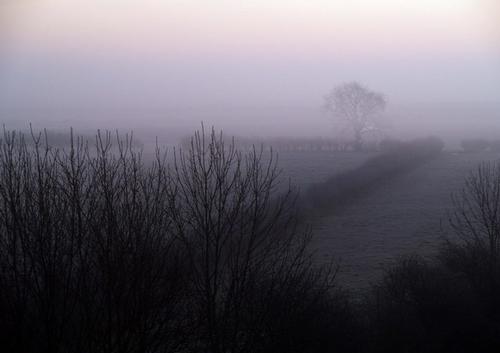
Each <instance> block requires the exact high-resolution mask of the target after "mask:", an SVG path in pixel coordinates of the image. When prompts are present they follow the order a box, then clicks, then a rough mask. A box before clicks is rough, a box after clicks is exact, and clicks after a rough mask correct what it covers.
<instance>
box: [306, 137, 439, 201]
mask: <svg viewBox="0 0 500 353" xmlns="http://www.w3.org/2000/svg"><path fill="white" fill-rule="evenodd" d="M386 145H387V146H386V147H385V148H387V153H384V154H382V155H379V156H377V157H374V158H371V159H369V160H368V161H366V162H365V163H364V164H363V165H361V166H360V167H359V168H356V169H354V170H349V171H346V172H344V173H340V174H337V175H335V176H333V177H331V178H330V179H328V180H327V181H325V182H323V183H319V184H315V185H312V186H311V187H310V188H309V190H308V191H307V193H306V195H305V198H304V201H305V203H306V204H308V205H309V206H311V207H313V208H319V209H332V208H335V207H336V206H338V205H342V204H343V203H345V202H347V201H349V200H351V199H353V198H355V197H357V196H359V195H362V194H364V193H366V192H368V191H370V190H371V189H372V188H373V187H376V186H377V185H379V184H380V183H381V182H383V181H384V180H387V179H389V178H392V177H395V176H397V175H400V174H402V173H404V172H407V171H409V170H411V169H413V168H416V167H417V166H419V165H420V164H422V163H424V162H426V161H428V160H429V159H431V158H434V157H435V156H437V155H438V154H439V153H440V152H441V150H442V149H443V146H444V145H443V142H442V141H441V140H440V139H438V138H435V137H429V138H425V139H417V140H413V141H410V142H399V141H392V140H391V141H387V142H386Z"/></svg>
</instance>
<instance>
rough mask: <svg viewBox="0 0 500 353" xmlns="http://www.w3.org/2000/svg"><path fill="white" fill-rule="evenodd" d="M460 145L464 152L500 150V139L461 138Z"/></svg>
mask: <svg viewBox="0 0 500 353" xmlns="http://www.w3.org/2000/svg"><path fill="white" fill-rule="evenodd" d="M460 146H461V147H462V149H463V150H464V152H485V151H491V152H500V140H487V139H480V138H478V139H466V140H462V142H461V143H460Z"/></svg>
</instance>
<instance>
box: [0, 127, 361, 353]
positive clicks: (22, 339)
mask: <svg viewBox="0 0 500 353" xmlns="http://www.w3.org/2000/svg"><path fill="white" fill-rule="evenodd" d="M113 146H114V147H113ZM131 146H132V142H131V141H130V139H128V138H125V139H120V138H116V139H113V138H112V137H111V136H110V135H109V134H105V135H100V134H99V135H98V136H97V139H96V145H95V146H92V147H90V146H89V145H88V144H86V143H84V142H83V141H82V140H79V139H74V138H71V143H70V147H69V148H68V149H66V150H61V149H57V148H56V149H54V148H50V147H48V145H46V144H44V143H43V141H41V140H40V138H39V137H36V138H34V142H32V143H30V144H27V143H26V142H25V140H24V137H23V136H18V135H16V134H13V133H9V132H6V133H5V134H4V138H3V139H2V140H1V141H0V350H1V351H4V352H151V353H156V352H213V353H216V352H259V351H260V352H289V351H291V350H292V351H293V349H295V350H296V351H301V352H306V351H311V352H313V351H314V352H327V351H332V350H335V351H352V350H353V348H352V347H353V346H354V345H355V344H357V342H356V341H355V340H354V339H353V338H352V337H353V332H356V331H355V330H352V329H350V327H352V325H353V324H352V322H353V318H352V315H351V314H350V307H349V306H348V305H347V304H346V303H347V302H346V299H345V296H342V295H340V292H339V290H338V289H337V287H336V286H334V277H335V276H334V274H335V271H332V269H331V268H329V267H320V268H318V267H317V266H315V265H314V264H313V262H312V258H311V255H310V253H309V251H308V244H309V241H310V236H309V234H308V233H307V232H304V231H301V230H300V229H299V228H298V226H297V224H296V222H295V215H294V207H293V205H294V204H293V199H294V197H293V195H292V194H291V192H288V193H285V194H277V193H276V183H277V180H278V170H277V168H276V164H275V161H274V160H273V159H271V161H270V162H266V163H264V162H263V161H262V153H258V152H256V151H255V150H253V151H252V152H250V153H247V154H241V153H240V152H238V151H237V150H236V149H235V148H234V145H226V144H224V141H223V139H222V137H220V136H217V135H216V134H215V133H214V132H212V134H208V135H206V134H205V133H204V132H202V133H199V134H196V135H195V137H194V138H193V140H192V142H191V145H190V147H189V148H188V150H187V151H180V152H176V153H175V155H174V156H173V157H174V158H172V159H168V158H167V156H166V155H164V154H163V153H161V152H160V151H159V150H157V153H156V158H155V159H154V161H152V162H151V163H148V164H145V163H144V162H143V161H142V156H141V153H140V152H137V151H135V150H134V149H132V148H131ZM266 160H267V159H266ZM169 161H171V164H170V165H169Z"/></svg>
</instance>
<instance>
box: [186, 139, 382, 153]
mask: <svg viewBox="0 0 500 353" xmlns="http://www.w3.org/2000/svg"><path fill="white" fill-rule="evenodd" d="M232 139H233V138H229V137H226V138H225V140H226V143H231V142H232ZM190 140H191V137H189V136H188V137H184V138H182V139H181V142H180V146H181V147H183V148H187V147H189V145H190ZM234 144H235V145H236V146H237V148H238V149H240V150H242V151H250V150H252V149H253V148H254V147H257V148H260V147H262V148H263V149H264V150H267V151H268V150H271V149H272V150H273V151H276V152H320V151H330V152H349V151H355V150H356V143H355V141H351V140H345V139H336V138H327V137H311V138H307V137H268V138H264V137H244V136H236V137H234ZM380 146H381V142H377V141H365V142H364V143H363V146H362V147H363V148H362V150H364V151H379V150H380V148H381V147H380Z"/></svg>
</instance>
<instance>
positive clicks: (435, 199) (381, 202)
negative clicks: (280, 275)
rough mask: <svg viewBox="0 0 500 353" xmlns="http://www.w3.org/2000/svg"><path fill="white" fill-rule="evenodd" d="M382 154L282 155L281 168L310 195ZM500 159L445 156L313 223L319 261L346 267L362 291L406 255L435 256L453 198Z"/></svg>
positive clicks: (347, 277)
mask: <svg viewBox="0 0 500 353" xmlns="http://www.w3.org/2000/svg"><path fill="white" fill-rule="evenodd" d="M374 155H375V154H370V153H352V152H351V153H332V152H280V153H279V156H278V157H279V160H278V164H279V167H280V168H281V169H282V172H283V176H284V177H286V178H290V179H291V182H292V184H294V185H296V186H298V187H299V188H300V190H301V192H302V193H303V192H304V191H305V190H307V188H308V186H309V185H311V184H312V183H317V182H322V181H325V180H326V179H327V178H328V177H330V176H332V175H334V174H336V173H339V172H342V171H346V170H349V169H354V168H356V167H358V166H360V165H361V164H362V163H363V162H364V161H366V160H367V159H368V158H370V157H373V156H374ZM498 157H499V155H498V154H495V153H490V152H488V153H486V152H485V153H453V152H443V153H441V154H440V155H439V156H438V157H437V158H434V159H432V160H431V161H428V162H426V163H425V164H423V165H420V166H419V167H417V168H416V169H414V170H412V171H410V172H407V173H404V174H402V175H399V176H397V177H396V178H392V179H390V180H387V181H384V182H383V183H380V184H379V185H377V186H376V187H374V188H372V189H371V190H369V192H368V193H364V194H363V195H362V196H361V197H358V198H356V199H355V200H352V201H351V202H349V203H347V204H345V205H342V207H341V209H340V210H336V211H335V212H330V213H328V214H325V215H320V216H315V217H313V218H312V219H309V220H308V223H309V224H310V226H311V228H312V231H313V234H314V246H315V249H316V251H317V253H316V258H317V259H318V261H330V260H331V258H332V256H333V257H334V259H335V260H336V261H339V262H340V270H339V273H338V279H339V283H341V284H342V285H344V286H345V287H347V288H350V289H352V290H363V289H366V288H368V287H369V285H370V283H372V282H374V281H375V280H376V279H378V278H380V276H381V275H382V273H383V270H384V268H385V267H386V266H388V265H390V264H391V263H392V262H393V261H394V260H396V259H397V258H398V257H400V256H402V255H405V254H419V255H423V256H426V255H431V254H433V253H434V252H435V251H436V249H437V246H438V245H439V243H440V242H442V241H443V239H444V237H446V236H450V237H452V236H453V235H452V234H450V233H449V232H448V231H447V223H448V214H449V212H450V211H451V210H452V209H453V203H452V199H451V196H452V194H453V193H456V192H459V191H460V189H461V188H462V187H463V184H464V179H465V178H466V177H467V175H468V174H469V173H470V172H471V171H472V170H474V168H475V167H477V166H478V165H479V164H480V163H481V162H482V161H491V160H495V159H497V158H498Z"/></svg>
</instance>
